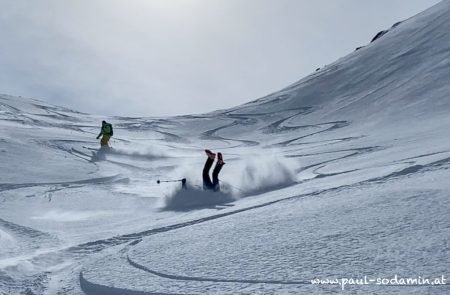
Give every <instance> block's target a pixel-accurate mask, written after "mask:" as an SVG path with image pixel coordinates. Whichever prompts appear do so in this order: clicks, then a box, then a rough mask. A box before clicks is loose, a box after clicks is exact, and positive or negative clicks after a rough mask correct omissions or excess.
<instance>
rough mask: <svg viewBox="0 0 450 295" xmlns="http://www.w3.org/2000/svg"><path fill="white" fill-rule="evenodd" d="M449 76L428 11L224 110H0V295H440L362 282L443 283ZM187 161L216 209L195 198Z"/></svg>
mask: <svg viewBox="0 0 450 295" xmlns="http://www.w3.org/2000/svg"><path fill="white" fill-rule="evenodd" d="M449 77H450V2H449V1H443V2H441V3H439V4H438V5H436V6H434V7H432V8H430V9H428V10H426V11H425V12H423V13H421V14H419V15H417V16H415V17H413V18H410V19H408V20H405V21H403V22H402V23H400V24H398V25H396V26H395V27H393V28H391V29H390V30H389V31H388V32H387V33H385V34H384V35H383V36H381V37H380V38H378V39H377V40H375V41H374V42H372V43H370V44H368V45H367V46H365V47H363V48H361V49H359V50H357V51H355V52H353V53H351V54H349V55H348V56H346V57H343V58H342V59H340V60H338V61H336V62H335V63H333V64H330V65H327V66H326V67H323V68H322V69H320V70H318V71H316V72H315V73H313V74H311V75H310V76H307V77H305V78H304V79H302V80H300V81H299V82H297V83H295V84H293V85H290V86H289V87H286V88H285V89H283V90H281V91H279V92H276V93H273V94H271V95H268V96H266V97H264V98H261V99H259V100H256V101H253V102H250V103H247V104H245V105H242V106H238V107H235V108H232V109H228V110H219V111H215V112H212V113H209V114H203V115H189V116H180V117H171V118H124V117H113V118H104V117H101V116H93V115H89V114H84V113H79V112H76V111H73V110H69V109H66V108H62V107H58V106H53V105H49V104H47V103H45V102H42V101H39V100H33V99H28V98H21V97H11V96H7V95H1V96H0V165H1V172H0V249H1V250H0V294H84V293H85V294H336V293H348V294H448V293H449V292H450V288H449V286H448V285H443V286H442V285H439V286H438V285H433V286H430V285H428V284H427V282H426V281H425V282H424V281H423V280H422V282H423V284H422V285H420V286H407V287H405V286H402V282H401V281H399V280H397V281H390V282H389V283H390V284H391V285H389V286H388V285H383V284H377V279H380V280H381V279H392V278H394V277H395V276H396V275H397V278H411V279H420V278H422V279H430V280H431V279H435V278H440V279H441V282H442V279H443V278H444V280H445V279H446V278H449V277H450V273H449V265H450V246H449V242H450V217H449V214H448V212H449V209H450V199H449V195H450V186H449V181H448V179H449V177H450V173H449V168H450V140H449V139H448V138H449V136H448V130H449V129H450V118H449V116H448V114H449V112H450V99H449V97H450V84H449ZM104 119H106V120H107V121H109V122H111V123H112V124H113V126H114V133H115V136H114V137H113V139H112V143H111V145H112V147H113V149H112V150H109V151H106V152H104V151H102V150H99V143H98V142H97V140H95V137H96V136H97V134H98V132H99V131H100V130H99V129H100V124H101V121H102V120H104ZM205 148H209V149H212V150H213V151H220V152H222V153H223V154H224V157H225V162H226V165H225V166H224V168H223V170H222V172H221V181H222V191H221V192H220V193H209V192H205V191H203V190H202V189H201V188H200V187H201V171H202V167H203V163H204V161H205V159H206V156H205V154H204V152H203V150H204V149H205ZM182 178H186V179H187V182H188V186H189V189H188V190H182V189H181V184H180V182H164V181H173V180H179V179H182ZM158 180H160V181H163V182H160V183H159V184H158V183H157V181H158ZM365 276H366V279H367V280H369V281H366V282H368V283H367V284H365V285H358V286H355V285H346V286H342V285H341V286H339V285H316V284H312V283H311V280H314V279H321V280H326V279H364V277H365ZM372 279H373V280H374V281H370V280H372ZM340 282H342V281H340ZM419 282H420V281H419ZM447 283H448V282H447ZM343 289H345V290H343Z"/></svg>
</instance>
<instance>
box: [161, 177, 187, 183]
mask: <svg viewBox="0 0 450 295" xmlns="http://www.w3.org/2000/svg"><path fill="white" fill-rule="evenodd" d="M180 181H181V182H184V183H186V178H183V179H176V180H159V179H158V180H157V181H156V183H157V184H160V183H161V182H180Z"/></svg>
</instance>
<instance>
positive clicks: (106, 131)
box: [97, 121, 114, 147]
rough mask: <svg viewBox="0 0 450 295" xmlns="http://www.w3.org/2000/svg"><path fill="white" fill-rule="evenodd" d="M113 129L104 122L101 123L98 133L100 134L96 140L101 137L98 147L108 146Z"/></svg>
mask: <svg viewBox="0 0 450 295" xmlns="http://www.w3.org/2000/svg"><path fill="white" fill-rule="evenodd" d="M113 134H114V133H113V128H112V125H111V124H110V123H108V122H106V121H102V130H101V131H100V134H99V135H98V136H97V139H99V138H100V136H102V139H101V140H100V146H101V147H104V146H106V147H107V146H108V142H109V139H110V138H111V136H113Z"/></svg>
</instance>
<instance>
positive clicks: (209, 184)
mask: <svg viewBox="0 0 450 295" xmlns="http://www.w3.org/2000/svg"><path fill="white" fill-rule="evenodd" d="M205 153H206V155H207V156H208V158H207V159H206V163H205V166H204V167H203V189H207V190H213V191H215V192H218V191H220V184H219V172H220V170H221V169H222V167H223V165H225V162H224V161H223V157H222V154H221V153H217V162H216V166H215V167H214V170H213V173H212V178H213V179H212V181H211V178H210V177H209V170H210V169H211V167H212V164H213V163H214V159H215V158H216V154H215V153H213V152H211V151H210V150H205Z"/></svg>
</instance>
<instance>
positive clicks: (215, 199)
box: [164, 186, 235, 211]
mask: <svg viewBox="0 0 450 295" xmlns="http://www.w3.org/2000/svg"><path fill="white" fill-rule="evenodd" d="M234 200H235V198H234V197H233V195H232V194H231V193H229V192H223V191H220V192H214V191H211V190H203V189H201V188H199V187H193V186H188V188H187V189H182V188H180V189H178V190H176V191H174V192H173V194H171V195H169V196H167V197H166V199H165V206H164V210H169V211H188V210H192V209H199V208H209V207H214V206H216V205H222V204H226V203H230V202H233V201H234Z"/></svg>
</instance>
